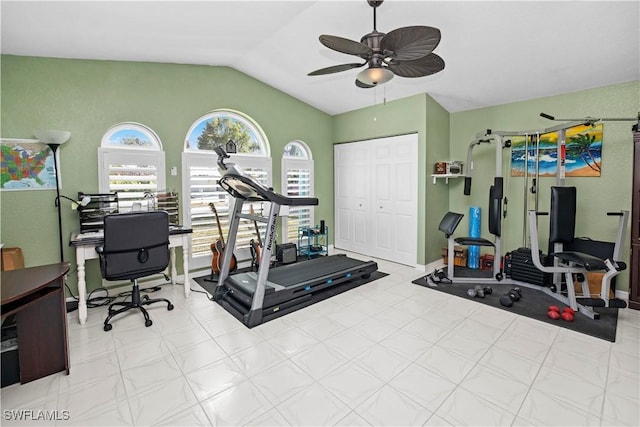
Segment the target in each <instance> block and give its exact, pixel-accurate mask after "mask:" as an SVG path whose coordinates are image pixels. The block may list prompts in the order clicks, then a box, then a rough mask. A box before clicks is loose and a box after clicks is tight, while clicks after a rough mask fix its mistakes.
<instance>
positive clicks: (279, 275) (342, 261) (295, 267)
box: [267, 255, 364, 288]
mask: <svg viewBox="0 0 640 427" xmlns="http://www.w3.org/2000/svg"><path fill="white" fill-rule="evenodd" d="M362 264H364V263H363V262H362V261H359V260H356V259H352V258H348V257H346V256H343V255H331V256H324V257H318V258H315V259H312V260H309V261H304V262H300V263H296V264H289V265H284V266H282V267H278V268H274V269H272V270H269V275H268V276H267V280H268V281H269V282H272V283H277V284H278V285H280V286H284V287H285V288H288V287H290V286H296V285H298V284H300V283H304V282H307V281H309V280H313V279H315V278H317V277H322V276H327V275H331V274H333V273H336V272H340V271H342V270H348V269H353V268H354V267H357V266H359V265H362Z"/></svg>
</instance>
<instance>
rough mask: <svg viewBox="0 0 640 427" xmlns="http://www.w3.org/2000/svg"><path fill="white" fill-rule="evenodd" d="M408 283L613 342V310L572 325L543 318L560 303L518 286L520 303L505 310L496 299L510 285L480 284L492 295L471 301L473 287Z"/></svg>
mask: <svg viewBox="0 0 640 427" xmlns="http://www.w3.org/2000/svg"><path fill="white" fill-rule="evenodd" d="M456 274H457V273H456ZM412 283H414V284H416V285H420V286H424V287H427V288H429V289H433V290H436V291H440V292H444V293H447V294H451V295H455V296H458V297H460V298H465V299H468V300H471V301H474V302H477V303H480V304H486V305H489V306H491V307H497V308H499V309H502V310H506V311H509V312H511V313H514V314H519V315H520V316H526V317H530V318H532V319H535V320H539V321H541V322H545V323H549V324H551V325H555V326H559V327H561V328H566V329H570V330H572V331H576V332H580V333H583V334H586V335H591V336H592V337H596V338H600V339H603V340H607V341H611V342H615V341H616V328H617V326H618V309H617V308H604V307H594V311H595V312H596V313H599V314H600V319H598V320H592V319H590V318H588V317H586V316H585V315H583V314H580V313H576V314H575V317H574V320H573V322H567V321H565V320H562V319H558V320H553V319H550V318H549V317H547V311H548V307H549V306H550V305H556V306H558V307H560V308H561V309H562V308H563V307H565V305H564V304H562V303H561V302H560V301H558V300H556V299H554V298H553V297H551V296H549V295H547V294H545V293H544V292H542V290H537V289H532V288H527V287H523V286H520V290H521V292H522V299H520V301H516V302H514V303H513V306H512V307H505V306H503V305H502V304H500V296H501V295H504V294H505V293H506V292H507V291H509V289H512V288H513V287H514V286H513V285H508V284H502V283H498V282H496V283H491V284H481V285H480V286H483V287H485V286H489V287H491V289H492V290H493V293H492V294H491V295H488V296H486V297H485V298H472V297H470V296H468V295H467V290H468V289H473V288H474V287H475V286H476V285H477V284H476V283H474V284H469V283H454V284H445V283H438V284H437V286H433V284H432V283H429V282H428V281H427V278H426V276H425V277H421V278H419V279H416V280H414V281H413V282H412Z"/></svg>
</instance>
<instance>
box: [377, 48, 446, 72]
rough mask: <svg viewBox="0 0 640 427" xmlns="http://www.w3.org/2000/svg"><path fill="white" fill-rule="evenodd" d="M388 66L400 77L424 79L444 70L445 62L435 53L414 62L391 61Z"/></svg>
mask: <svg viewBox="0 0 640 427" xmlns="http://www.w3.org/2000/svg"><path fill="white" fill-rule="evenodd" d="M388 65H389V69H390V70H391V71H392V72H393V74H395V75H397V76H400V77H424V76H429V75H431V74H435V73H437V72H439V71H442V70H444V60H443V59H442V58H440V57H439V56H438V55H436V54H435V53H432V54H430V55H427V56H425V57H424V58H419V59H415V60H413V61H391V62H389V64H388Z"/></svg>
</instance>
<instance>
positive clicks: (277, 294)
mask: <svg viewBox="0 0 640 427" xmlns="http://www.w3.org/2000/svg"><path fill="white" fill-rule="evenodd" d="M216 153H217V154H218V169H219V170H220V173H221V175H222V177H221V178H220V180H219V181H218V183H219V185H220V186H221V187H222V188H223V189H224V190H225V191H227V192H228V193H229V194H230V195H231V196H232V197H233V198H234V199H235V203H234V206H233V211H232V214H231V220H230V225H229V235H228V238H227V248H229V249H232V248H233V247H234V246H235V243H236V236H237V233H238V225H239V223H240V220H241V219H243V218H244V219H249V220H252V221H260V222H266V224H267V227H266V231H265V233H266V236H265V238H264V239H262V241H263V243H264V247H263V249H262V257H261V260H260V264H259V266H258V272H257V274H256V272H253V271H252V272H246V273H236V274H233V275H229V267H230V264H231V259H232V256H233V253H232V252H233V251H232V250H227V251H225V252H224V256H223V262H222V268H221V271H220V275H219V278H218V284H217V285H216V288H215V292H214V295H213V299H214V300H215V301H216V302H218V303H219V304H220V305H221V306H222V307H224V308H225V309H226V310H227V311H228V312H229V313H231V314H232V315H233V316H234V317H236V318H237V319H238V320H240V321H241V322H242V323H244V324H245V325H246V326H248V327H249V328H252V327H254V326H256V325H259V324H261V323H264V322H267V321H269V320H272V319H275V318H277V317H280V316H283V315H285V314H288V313H291V312H293V311H296V310H298V309H300V308H303V307H306V306H309V305H311V304H314V303H316V302H319V301H322V300H324V299H326V298H329V297H331V296H334V295H337V294H339V293H342V292H344V291H347V290H349V289H353V288H355V287H357V286H359V285H360V284H362V283H363V282H362V280H358V279H367V278H369V277H370V276H371V274H372V273H373V272H375V271H376V270H377V269H378V265H377V264H376V263H375V262H373V261H359V260H355V259H352V258H349V257H347V256H344V255H331V256H321V257H317V258H314V259H311V260H309V261H304V262H300V263H295V264H289V265H285V266H281V267H278V268H274V269H270V267H271V254H272V251H273V247H274V246H275V236H276V228H277V220H278V216H279V215H280V210H281V207H283V206H315V205H317V204H318V199H317V198H314V197H288V196H284V195H282V194H278V193H276V192H275V191H273V189H271V188H267V187H265V186H264V185H262V184H260V183H259V182H257V181H256V180H254V179H253V178H251V177H249V176H247V175H245V174H244V173H243V172H242V171H241V170H240V169H239V168H238V167H237V166H236V165H234V164H233V163H225V159H228V158H229V157H230V156H229V155H228V154H227V153H226V152H225V151H224V149H223V148H222V147H217V148H216ZM256 201H258V202H269V204H270V207H269V214H268V216H267V217H266V218H265V217H262V216H256V215H249V214H245V213H243V212H242V207H243V205H244V203H245V202H256Z"/></svg>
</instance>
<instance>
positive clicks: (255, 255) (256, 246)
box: [249, 205, 262, 270]
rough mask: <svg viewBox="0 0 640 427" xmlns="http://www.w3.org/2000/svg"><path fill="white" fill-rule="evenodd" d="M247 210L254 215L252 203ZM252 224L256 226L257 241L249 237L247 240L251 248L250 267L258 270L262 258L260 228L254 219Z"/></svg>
mask: <svg viewBox="0 0 640 427" xmlns="http://www.w3.org/2000/svg"><path fill="white" fill-rule="evenodd" d="M249 212H250V213H251V215H255V212H254V211H253V205H249ZM253 226H254V227H255V228H256V236H257V237H258V241H257V242H256V241H255V240H253V239H251V241H250V242H249V245H250V248H251V268H255V269H256V270H258V269H259V268H260V261H261V260H262V238H261V237H260V228H258V222H257V221H256V220H255V219H254V220H253Z"/></svg>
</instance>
